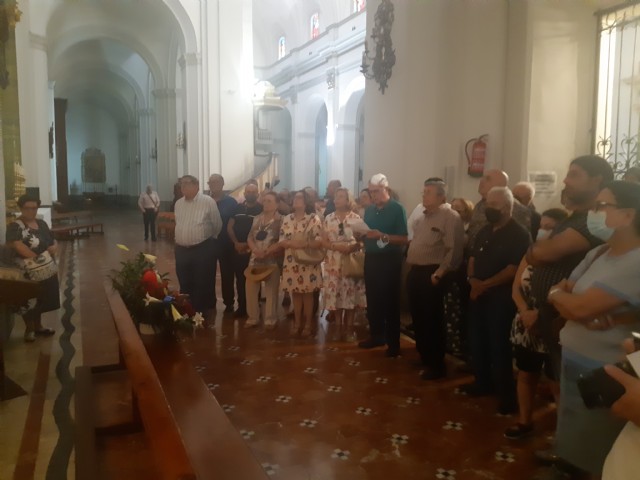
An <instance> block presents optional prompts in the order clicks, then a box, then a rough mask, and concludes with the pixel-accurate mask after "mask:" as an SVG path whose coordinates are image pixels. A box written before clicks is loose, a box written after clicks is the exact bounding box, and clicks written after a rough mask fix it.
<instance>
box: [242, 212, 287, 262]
mask: <svg viewBox="0 0 640 480" xmlns="http://www.w3.org/2000/svg"><path fill="white" fill-rule="evenodd" d="M281 224H282V216H281V215H280V214H279V213H276V214H275V215H274V217H273V218H272V219H271V220H270V221H267V220H265V218H264V216H263V215H262V214H259V215H257V216H256V217H255V218H253V219H252V226H251V227H250V232H249V233H248V235H247V236H248V237H251V240H252V241H253V242H254V243H255V244H256V246H257V247H258V248H259V249H261V250H266V249H267V248H269V247H270V246H271V245H273V244H274V243H278V240H279V239H280V227H281ZM261 231H262V232H265V233H266V236H265V238H263V239H262V240H258V239H257V238H256V235H257V234H258V232H261ZM280 260H281V258H280V257H267V258H261V259H257V258H256V257H255V254H254V253H252V254H251V259H250V261H249V263H250V265H256V264H260V265H265V264H275V263H279V261H280Z"/></svg>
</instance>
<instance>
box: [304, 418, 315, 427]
mask: <svg viewBox="0 0 640 480" xmlns="http://www.w3.org/2000/svg"><path fill="white" fill-rule="evenodd" d="M317 424H318V422H317V421H316V420H309V419H308V418H305V419H304V420H302V421H301V422H300V426H301V427H306V428H314V427H315V426H316V425H317Z"/></svg>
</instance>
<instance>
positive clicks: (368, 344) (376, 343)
mask: <svg viewBox="0 0 640 480" xmlns="http://www.w3.org/2000/svg"><path fill="white" fill-rule="evenodd" d="M384 344H385V342H381V341H380V340H374V339H373V338H369V339H367V340H362V341H361V342H358V347H359V348H366V349H369V348H376V347H382V346H383V345H384Z"/></svg>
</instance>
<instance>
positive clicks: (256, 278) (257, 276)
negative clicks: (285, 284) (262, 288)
mask: <svg viewBox="0 0 640 480" xmlns="http://www.w3.org/2000/svg"><path fill="white" fill-rule="evenodd" d="M277 268H278V265H251V266H249V267H247V269H246V270H245V271H244V278H246V279H247V280H249V281H250V282H262V281H263V280H266V279H267V278H269V277H270V276H271V274H272V273H273V272H275V271H276V269H277Z"/></svg>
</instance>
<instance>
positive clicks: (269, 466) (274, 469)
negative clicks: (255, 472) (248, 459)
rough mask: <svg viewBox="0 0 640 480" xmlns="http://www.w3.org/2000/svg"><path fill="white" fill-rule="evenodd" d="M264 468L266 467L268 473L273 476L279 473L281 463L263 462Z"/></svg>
mask: <svg viewBox="0 0 640 480" xmlns="http://www.w3.org/2000/svg"><path fill="white" fill-rule="evenodd" d="M262 468H264V471H265V472H267V475H269V476H270V477H272V476H274V475H275V474H276V473H277V471H278V469H279V468H280V465H277V464H273V463H263V464H262Z"/></svg>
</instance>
